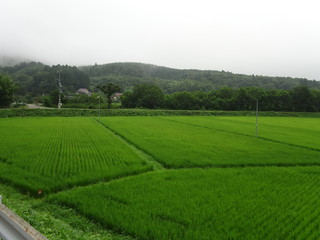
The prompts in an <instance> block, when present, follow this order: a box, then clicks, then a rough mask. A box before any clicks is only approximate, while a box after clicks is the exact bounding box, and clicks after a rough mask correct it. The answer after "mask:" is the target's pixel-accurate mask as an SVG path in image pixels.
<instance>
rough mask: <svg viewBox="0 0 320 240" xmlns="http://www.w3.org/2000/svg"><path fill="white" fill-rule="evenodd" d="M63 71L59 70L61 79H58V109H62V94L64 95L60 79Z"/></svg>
mask: <svg viewBox="0 0 320 240" xmlns="http://www.w3.org/2000/svg"><path fill="white" fill-rule="evenodd" d="M61 72H62V71H61V70H58V71H57V73H58V74H59V78H58V85H59V102H58V108H61V105H62V103H61V94H62V84H61V78H60V74H61Z"/></svg>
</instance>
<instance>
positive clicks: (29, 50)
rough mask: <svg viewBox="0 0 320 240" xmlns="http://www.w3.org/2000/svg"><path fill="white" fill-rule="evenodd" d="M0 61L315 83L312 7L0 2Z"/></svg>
mask: <svg viewBox="0 0 320 240" xmlns="http://www.w3.org/2000/svg"><path fill="white" fill-rule="evenodd" d="M0 9H1V14H0V34H1V35H0V55H9V56H22V57H27V58H30V59H34V60H37V61H43V62H45V63H47V64H58V63H60V64H69V65H92V64H94V63H98V64H103V63H111V62H127V61H130V62H143V63H151V64H156V65H162V66H168V67H174V68H193V69H209V70H225V71H231V72H234V73H244V74H257V75H271V76H292V77H306V78H308V79H316V80H320V14H319V9H320V2H319V1H318V0H301V1H296V0H263V1H261V0H90V1H89V0H28V1H26V0H0Z"/></svg>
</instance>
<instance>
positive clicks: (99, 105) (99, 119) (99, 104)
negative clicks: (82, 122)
mask: <svg viewBox="0 0 320 240" xmlns="http://www.w3.org/2000/svg"><path fill="white" fill-rule="evenodd" d="M100 99H101V98H100V96H99V121H100Z"/></svg>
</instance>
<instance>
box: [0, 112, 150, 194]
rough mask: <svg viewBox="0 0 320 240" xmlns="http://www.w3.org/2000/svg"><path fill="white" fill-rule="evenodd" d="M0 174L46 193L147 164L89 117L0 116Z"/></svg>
mask: <svg viewBox="0 0 320 240" xmlns="http://www.w3.org/2000/svg"><path fill="white" fill-rule="evenodd" d="M0 141H1V145H0V179H1V180H2V181H8V182H10V183H12V184H13V185H16V186H17V187H20V188H21V189H22V190H25V191H30V192H31V193H32V194H36V193H37V191H38V190H39V189H41V190H42V193H48V192H51V191H56V190H59V189H63V188H65V187H71V186H74V185H79V184H80V185H81V184H88V183H90V182H96V181H99V180H106V179H112V178H116V177H119V176H126V175H130V174H134V173H139V172H142V171H147V170H150V169H151V166H150V165H149V164H147V163H146V161H145V160H144V159H143V158H141V156H139V155H138V154H137V153H136V152H135V151H134V150H132V149H131V148H129V147H128V146H127V144H126V143H125V142H123V141H122V140H121V139H119V138H117V137H116V136H114V134H113V133H112V132H110V131H108V130H107V129H106V128H104V127H103V126H101V125H100V124H98V123H97V122H96V121H95V120H94V119H92V118H62V117H60V118H12V119H0Z"/></svg>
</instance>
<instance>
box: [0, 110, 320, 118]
mask: <svg viewBox="0 0 320 240" xmlns="http://www.w3.org/2000/svg"><path fill="white" fill-rule="evenodd" d="M100 114H101V116H102V117H105V116H254V115H255V114H256V113H255V112H254V111H203V110H150V109H108V110H107V109H103V110H101V113H100ZM259 115H261V116H294V117H320V113H310V112H308V113H307V112H306V113H296V112H259ZM56 116H61V117H77V116H79V117H81V116H99V110H98V109H71V108H70V109H1V110H0V118H6V117H56Z"/></svg>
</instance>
